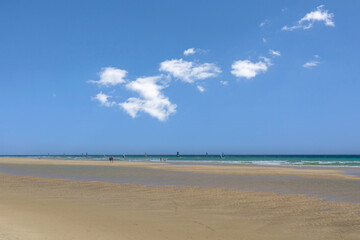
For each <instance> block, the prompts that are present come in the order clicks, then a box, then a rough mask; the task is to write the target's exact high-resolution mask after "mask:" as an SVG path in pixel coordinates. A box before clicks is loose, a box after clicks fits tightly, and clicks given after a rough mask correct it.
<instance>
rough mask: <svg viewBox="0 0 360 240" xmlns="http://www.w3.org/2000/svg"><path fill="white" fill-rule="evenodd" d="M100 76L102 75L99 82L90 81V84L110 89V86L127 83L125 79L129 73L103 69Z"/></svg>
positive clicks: (109, 68) (115, 69)
mask: <svg viewBox="0 0 360 240" xmlns="http://www.w3.org/2000/svg"><path fill="white" fill-rule="evenodd" d="M99 75H100V80H99V81H94V80H90V81H88V82H90V83H96V84H99V85H102V86H105V87H109V86H115V85H118V84H121V83H125V82H126V80H125V79H124V78H125V77H126V75H127V71H125V70H122V69H118V68H114V67H106V68H103V71H102V72H100V74H99Z"/></svg>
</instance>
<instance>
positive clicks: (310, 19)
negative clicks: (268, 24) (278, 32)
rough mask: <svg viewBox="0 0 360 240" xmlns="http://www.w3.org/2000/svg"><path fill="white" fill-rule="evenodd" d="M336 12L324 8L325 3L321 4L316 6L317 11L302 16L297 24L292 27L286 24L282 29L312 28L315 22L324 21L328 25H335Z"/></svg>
mask: <svg viewBox="0 0 360 240" xmlns="http://www.w3.org/2000/svg"><path fill="white" fill-rule="evenodd" d="M333 18H334V14H333V13H329V11H328V10H325V9H324V5H320V6H318V7H317V8H316V11H312V12H309V13H307V14H306V15H305V16H304V17H303V18H301V19H300V20H299V21H298V22H297V24H296V25H294V26H292V27H288V26H284V27H283V28H282V30H285V31H292V30H295V29H299V28H301V29H310V28H312V27H313V26H314V23H315V22H324V23H325V25H326V26H329V27H335V23H334V20H333Z"/></svg>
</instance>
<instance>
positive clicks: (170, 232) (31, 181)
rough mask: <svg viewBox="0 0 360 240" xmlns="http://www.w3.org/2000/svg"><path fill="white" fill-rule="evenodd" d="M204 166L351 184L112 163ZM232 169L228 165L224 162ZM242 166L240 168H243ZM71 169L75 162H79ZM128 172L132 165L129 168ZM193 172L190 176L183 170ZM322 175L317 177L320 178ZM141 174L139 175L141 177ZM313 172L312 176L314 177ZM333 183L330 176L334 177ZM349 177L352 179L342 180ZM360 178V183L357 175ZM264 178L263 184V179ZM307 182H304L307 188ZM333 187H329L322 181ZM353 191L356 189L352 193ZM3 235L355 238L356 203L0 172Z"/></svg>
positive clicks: (359, 230)
mask: <svg viewBox="0 0 360 240" xmlns="http://www.w3.org/2000/svg"><path fill="white" fill-rule="evenodd" d="M11 164H14V165H19V166H25V167H26V166H28V167H29V166H32V167H34V166H38V167H40V166H44V165H46V166H47V165H48V166H50V165H52V166H54V167H58V168H56V169H57V171H59V172H61V171H63V172H64V174H65V171H68V168H63V167H64V166H66V165H71V166H89V165H91V166H93V167H94V168H95V169H96V168H98V169H101V168H100V167H109V165H110V163H107V162H90V161H89V162H80V161H79V162H72V161H71V162H70V161H59V160H56V161H54V160H29V159H0V169H1V168H4V166H6V167H7V168H9V167H11V166H12V165H11ZM138 168H141V169H153V168H156V169H157V170H160V173H164V176H165V177H164V179H163V181H166V180H167V179H169V180H171V176H172V175H173V174H174V173H175V172H176V171H180V172H201V173H211V174H208V178H209V181H211V178H212V177H215V176H216V175H217V174H222V175H231V174H237V175H247V174H248V175H253V177H257V176H259V177H261V176H264V175H270V176H289V174H290V175H291V176H296V177H298V178H299V180H301V179H305V178H308V179H310V180H311V181H314V182H318V181H335V182H340V183H341V186H343V187H344V188H347V187H348V186H349V187H350V188H354V189H356V187H354V186H355V185H354V182H355V183H357V181H359V180H357V177H355V176H348V175H345V174H344V173H342V172H341V171H339V170H306V169H289V168H272V167H246V168H245V167H244V168H242V167H239V168H236V169H231V168H232V167H227V166H211V165H199V166H187V165H181V166H178V165H170V164H152V163H126V162H123V163H114V165H112V168H111V169H115V170H119V174H120V173H121V171H120V169H125V170H126V171H127V172H130V173H136V174H146V171H145V170H144V171H136V170H135V169H138ZM229 168H230V169H229ZM240 168H241V169H240ZM76 171H79V174H80V171H81V170H80V169H78V168H76ZM131 171H133V172H131ZM150 173H153V172H151V171H150ZM183 176H184V177H187V178H192V177H194V176H193V175H188V174H183ZM319 176H320V177H319ZM138 177H141V176H138ZM313 179H314V180H313ZM335 182H334V183H335ZM348 182H351V185H347V183H348ZM358 183H360V182H358ZM264 184H266V183H264ZM311 187H312V186H308V188H311ZM327 187H329V188H330V190H329V191H331V186H327ZM355 194H358V193H355ZM0 239H1V240H2V239H10V240H11V239H39V240H42V239H80V240H81V239H90V240H91V239H150V240H151V239H251V240H256V239H278V240H281V239H327V240H330V239H354V240H355V239H360V203H349V202H336V201H325V200H323V199H321V198H318V197H309V196H306V195H304V194H277V193H271V192H253V191H243V190H235V189H225V188H214V187H197V186H194V185H193V186H154V185H145V184H131V183H111V182H104V181H80V180H70V179H55V178H45V177H34V176H14V175H9V174H4V173H1V174H0Z"/></svg>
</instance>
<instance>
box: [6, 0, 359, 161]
mask: <svg viewBox="0 0 360 240" xmlns="http://www.w3.org/2000/svg"><path fill="white" fill-rule="evenodd" d="M359 11H360V2H359V1H271V2H270V1H265V0H264V1H248V3H246V2H244V1H211V0H210V1H185V0H182V1H130V0H129V1H31V2H30V1H1V3H0V20H1V21H0V29H1V38H0V66H1V68H0V87H1V94H0V102H1V104H0V112H1V118H0V154H47V153H51V154H63V153H66V154H81V153H85V152H88V153H89V154H102V153H105V154H115V153H123V152H125V153H128V154H131V153H132V154H142V153H144V152H148V153H149V154H155V153H164V154H165V153H176V151H180V152H181V153H184V154H185V153H188V154H191V153H204V152H209V153H216V154H217V153H219V152H225V153H227V154H230V153H240V154H316V153H330V154H341V153H347V154H355V153H360V138H359V136H360V124H359V123H360V110H359V109H360V108H359V106H360V94H359V92H360V81H359V80H360V79H359V75H360V68H359V56H360V47H359V42H360V32H359V28H358V26H359V25H360V18H359V17H358V15H359ZM186 50H187V51H186ZM184 51H186V52H184ZM184 53H187V55H186V54H184Z"/></svg>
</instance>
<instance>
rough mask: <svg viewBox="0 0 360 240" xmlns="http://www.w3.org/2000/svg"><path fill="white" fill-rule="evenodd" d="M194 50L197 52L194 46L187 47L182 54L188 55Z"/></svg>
mask: <svg viewBox="0 0 360 240" xmlns="http://www.w3.org/2000/svg"><path fill="white" fill-rule="evenodd" d="M196 52H197V50H195V48H189V49H186V50H185V51H184V55H185V56H188V55H192V54H195V53H196Z"/></svg>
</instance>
